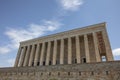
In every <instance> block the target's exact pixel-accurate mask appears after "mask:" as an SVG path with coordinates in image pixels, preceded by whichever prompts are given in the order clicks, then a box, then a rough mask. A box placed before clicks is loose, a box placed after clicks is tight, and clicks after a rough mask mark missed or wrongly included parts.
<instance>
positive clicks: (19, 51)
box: [14, 46, 22, 67]
mask: <svg viewBox="0 0 120 80" xmlns="http://www.w3.org/2000/svg"><path fill="white" fill-rule="evenodd" d="M21 51H22V47H21V46H20V47H19V50H18V53H17V57H16V60H15V64H14V67H18V64H19V61H20V56H21Z"/></svg>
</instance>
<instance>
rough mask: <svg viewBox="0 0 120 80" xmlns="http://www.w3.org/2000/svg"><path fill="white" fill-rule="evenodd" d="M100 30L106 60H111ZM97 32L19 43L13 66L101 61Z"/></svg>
mask: <svg viewBox="0 0 120 80" xmlns="http://www.w3.org/2000/svg"><path fill="white" fill-rule="evenodd" d="M101 32H102V37H103V43H104V46H106V47H107V48H105V51H106V53H104V56H106V58H107V61H111V60H113V58H112V57H110V56H112V54H110V45H109V43H108V38H106V36H107V34H106V32H105V31H101ZM101 56H102V53H100V49H99V42H98V37H97V32H91V33H89V34H82V35H75V36H72V37H71V36H70V37H69V36H67V37H66V38H62V37H61V39H53V40H52V41H48V42H44V41H43V42H40V43H36V44H32V45H26V46H22V45H20V47H19V50H18V54H17V58H16V61H15V65H14V66H15V67H24V66H42V65H57V64H75V63H76V64H77V63H89V62H101V61H102V59H101Z"/></svg>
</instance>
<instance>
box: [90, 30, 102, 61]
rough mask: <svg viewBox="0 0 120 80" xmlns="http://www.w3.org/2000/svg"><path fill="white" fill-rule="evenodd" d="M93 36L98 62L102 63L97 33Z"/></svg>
mask: <svg viewBox="0 0 120 80" xmlns="http://www.w3.org/2000/svg"><path fill="white" fill-rule="evenodd" d="M92 35H93V41H94V47H95V56H96V62H101V57H100V53H99V49H98V40H97V35H96V33H95V32H93V33H92Z"/></svg>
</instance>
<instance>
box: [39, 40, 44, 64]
mask: <svg viewBox="0 0 120 80" xmlns="http://www.w3.org/2000/svg"><path fill="white" fill-rule="evenodd" d="M44 52H45V42H43V43H42V50H41V56H40V65H43V57H44Z"/></svg>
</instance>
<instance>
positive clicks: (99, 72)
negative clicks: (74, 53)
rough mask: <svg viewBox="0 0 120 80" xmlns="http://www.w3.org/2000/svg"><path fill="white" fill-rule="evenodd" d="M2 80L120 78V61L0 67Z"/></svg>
mask: <svg viewBox="0 0 120 80" xmlns="http://www.w3.org/2000/svg"><path fill="white" fill-rule="evenodd" d="M0 80H120V61H112V62H99V63H84V64H72V65H71V64H70V65H54V66H52V65H51V66H37V67H19V68H15V67H9V68H0Z"/></svg>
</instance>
